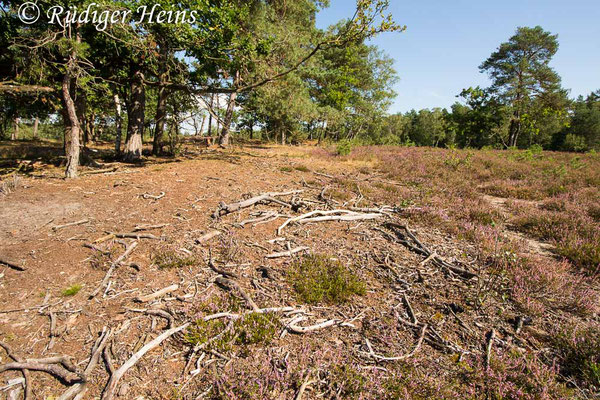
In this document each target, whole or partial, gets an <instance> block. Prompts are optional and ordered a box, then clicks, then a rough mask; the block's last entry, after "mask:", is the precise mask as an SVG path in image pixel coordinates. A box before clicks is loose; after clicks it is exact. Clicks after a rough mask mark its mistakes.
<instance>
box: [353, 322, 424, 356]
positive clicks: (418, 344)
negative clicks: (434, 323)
mask: <svg viewBox="0 0 600 400" xmlns="http://www.w3.org/2000/svg"><path fill="white" fill-rule="evenodd" d="M426 331H427V325H423V326H421V333H420V334H419V340H417V344H416V345H415V347H414V348H413V349H412V351H411V352H410V353H407V354H404V355H402V356H398V357H385V356H382V355H379V354H376V353H375V352H374V351H373V347H372V346H371V343H370V342H369V339H367V338H365V342H366V343H367V347H368V348H369V355H370V356H371V357H373V358H374V359H375V360H379V361H402V360H406V359H408V358H410V357H412V356H414V355H415V354H416V353H417V351H419V349H420V348H421V345H422V344H423V339H425V332H426Z"/></svg>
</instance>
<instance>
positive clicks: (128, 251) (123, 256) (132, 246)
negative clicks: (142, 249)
mask: <svg viewBox="0 0 600 400" xmlns="http://www.w3.org/2000/svg"><path fill="white" fill-rule="evenodd" d="M137 245H138V242H132V243H131V244H130V245H129V246H128V247H127V248H126V249H125V252H124V253H123V254H121V255H120V256H119V258H117V259H116V260H115V261H113V263H112V264H111V265H110V268H109V269H108V271H106V275H104V279H102V282H101V283H100V286H98V288H97V289H96V290H94V291H93V292H92V294H90V296H89V298H90V299H93V298H94V297H96V296H97V295H98V293H100V291H101V290H102V289H104V287H105V286H106V284H107V283H108V280H109V279H110V277H111V276H112V274H113V272H114V270H115V269H116V268H117V267H118V266H119V265H121V263H122V262H123V261H124V260H125V259H126V258H127V257H129V255H130V254H131V253H132V252H133V250H135V248H136V247H137Z"/></svg>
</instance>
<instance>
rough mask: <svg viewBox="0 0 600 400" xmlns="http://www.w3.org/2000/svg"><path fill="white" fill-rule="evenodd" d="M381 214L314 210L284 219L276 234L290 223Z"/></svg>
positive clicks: (367, 217)
mask: <svg viewBox="0 0 600 400" xmlns="http://www.w3.org/2000/svg"><path fill="white" fill-rule="evenodd" d="M382 216H383V214H381V213H375V214H364V213H357V212H354V211H350V210H327V211H326V210H314V211H311V212H308V213H306V214H302V215H299V216H297V217H293V218H290V219H288V220H287V221H285V222H284V223H283V224H282V225H281V226H280V227H279V228H277V235H281V231H282V230H283V228H285V227H286V226H288V225H289V224H291V223H299V224H305V223H309V222H321V221H356V220H365V219H375V218H380V217H382Z"/></svg>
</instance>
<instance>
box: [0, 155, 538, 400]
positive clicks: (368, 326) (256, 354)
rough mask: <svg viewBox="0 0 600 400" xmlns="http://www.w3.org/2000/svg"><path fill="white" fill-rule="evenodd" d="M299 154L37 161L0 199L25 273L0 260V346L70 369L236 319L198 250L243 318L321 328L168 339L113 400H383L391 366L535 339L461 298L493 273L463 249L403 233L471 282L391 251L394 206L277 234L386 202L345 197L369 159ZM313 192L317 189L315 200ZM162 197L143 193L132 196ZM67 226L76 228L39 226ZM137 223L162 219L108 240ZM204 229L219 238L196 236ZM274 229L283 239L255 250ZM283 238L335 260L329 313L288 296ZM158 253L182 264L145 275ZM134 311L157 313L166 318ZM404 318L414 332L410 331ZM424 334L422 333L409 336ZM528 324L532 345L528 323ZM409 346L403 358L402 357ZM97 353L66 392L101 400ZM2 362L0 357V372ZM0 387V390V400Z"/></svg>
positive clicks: (431, 363)
mask: <svg viewBox="0 0 600 400" xmlns="http://www.w3.org/2000/svg"><path fill="white" fill-rule="evenodd" d="M312 152H313V149H312V148H311V147H275V146H264V147H246V148H236V149H233V150H229V151H219V150H205V151H203V152H199V153H196V154H194V155H193V156H188V157H180V158H178V159H176V160H165V159H162V160H150V161H148V162H147V163H146V164H145V165H143V166H142V165H140V166H132V165H126V164H114V165H115V166H118V167H119V168H118V169H117V170H116V171H115V172H110V173H104V174H97V175H89V176H83V177H81V178H79V179H76V180H70V181H65V180H62V179H60V178H58V177H53V175H58V174H60V171H59V170H58V169H56V170H55V169H51V168H45V169H44V174H45V175H44V177H32V176H29V177H25V178H23V179H22V181H21V182H20V185H19V187H17V188H16V189H15V190H14V191H13V192H12V193H10V194H7V195H4V196H2V197H0V221H1V228H0V258H2V259H4V260H11V261H12V262H14V263H15V264H17V265H19V266H23V267H24V268H25V270H24V271H18V270H15V269H12V268H8V267H5V266H4V265H1V266H0V341H2V342H4V343H6V344H7V345H9V346H10V347H11V348H12V351H13V353H14V354H15V355H16V356H17V357H21V358H23V359H38V358H44V357H51V356H56V355H65V356H68V357H70V360H71V361H72V362H73V364H74V366H75V368H76V370H77V371H83V370H84V369H85V368H86V366H87V364H88V360H89V359H90V356H91V354H92V348H93V346H94V343H95V342H96V341H97V339H98V338H99V335H100V334H101V332H102V331H103V328H107V329H110V330H111V337H110V339H109V341H108V343H109V345H107V349H108V351H107V353H108V358H109V359H112V361H111V362H110V363H112V364H113V366H114V367H115V368H118V367H119V366H121V365H122V364H123V363H124V362H125V361H126V360H128V359H129V358H130V357H131V355H132V354H134V353H135V352H137V351H139V350H140V348H142V346H143V345H144V344H145V343H148V342H149V341H151V340H152V339H154V338H156V337H157V336H158V335H159V334H161V333H162V332H165V331H166V330H167V329H168V326H167V325H168V324H171V323H172V326H173V327H175V326H181V325H183V324H184V323H186V322H190V321H191V322H194V321H196V320H199V319H202V318H204V317H205V316H207V315H210V314H214V313H218V312H237V313H243V312H247V311H250V310H251V309H250V307H249V306H248V304H247V302H246V300H244V298H243V295H242V294H241V291H239V290H237V289H236V288H235V287H234V288H229V289H230V290H227V289H228V288H226V287H225V288H224V287H222V286H220V285H218V284H216V283H215V280H216V278H218V277H219V276H220V275H219V274H218V273H217V272H215V270H214V269H211V268H210V267H209V265H208V264H209V263H208V261H209V256H212V257H213V258H214V260H215V264H216V269H221V270H226V271H229V272H230V273H231V274H232V276H233V278H231V279H232V280H234V281H235V282H237V284H238V285H239V286H240V287H241V288H242V291H243V292H245V293H246V294H247V295H249V297H251V299H252V300H253V301H254V302H255V303H256V304H257V306H258V307H259V308H267V307H293V309H294V310H298V309H300V310H303V311H302V312H303V313H304V314H301V315H304V316H305V319H304V320H303V321H302V322H298V324H299V325H301V326H311V325H315V324H319V323H321V322H324V321H331V320H333V321H334V323H333V325H332V326H328V327H326V328H324V329H320V330H316V331H314V332H310V333H304V334H303V333H294V332H288V331H289V330H290V329H287V328H286V324H287V323H289V322H290V321H293V320H294V318H295V317H296V316H297V315H298V314H296V313H294V312H291V313H290V312H287V313H286V312H282V313H280V314H279V315H278V318H280V319H279V321H280V322H281V325H280V326H278V327H277V331H276V335H275V338H274V340H273V341H272V342H270V343H268V344H264V343H262V344H261V343H258V344H252V345H248V346H237V345H234V346H233V347H231V348H229V350H228V352H227V353H226V354H221V353H219V352H218V351H214V350H212V351H204V350H202V349H201V350H199V351H196V352H193V351H192V348H193V346H190V345H189V344H188V343H187V342H186V340H185V336H184V333H185V332H186V331H185V330H184V331H182V332H181V333H178V334H175V335H173V336H172V337H170V338H168V339H166V340H165V341H164V342H162V344H161V345H159V346H157V347H155V348H154V349H152V350H151V351H149V352H148V353H147V354H145V355H144V356H143V357H142V358H141V360H140V361H139V362H137V363H136V364H135V365H134V366H133V367H132V368H131V369H129V370H128V371H127V372H126V373H125V375H124V376H123V377H122V379H121V380H120V382H119V384H118V385H117V388H116V394H117V396H118V397H119V398H124V399H135V398H139V399H142V398H146V399H162V398H186V399H188V398H189V399H192V398H236V397H237V398H281V399H288V398H294V397H295V396H298V393H299V392H303V393H302V394H300V397H302V398H304V399H310V398H354V397H356V398H360V397H363V398H385V397H388V398H398V397H400V394H399V393H400V392H399V391H396V392H393V390H396V389H394V388H393V387H391V386H390V384H389V381H390V379H392V378H394V379H395V378H396V377H398V376H400V375H401V374H404V375H405V376H404V379H406V378H407V377H408V378H410V376H411V375H410V374H408V372H407V371H412V369H413V368H414V377H415V378H414V379H415V381H418V379H420V380H421V381H422V382H425V383H426V384H428V385H434V383H432V382H436V381H439V382H441V381H443V379H444V376H445V374H446V371H447V370H448V369H449V368H450V365H456V363H457V361H459V360H460V359H462V358H463V357H469V356H472V357H478V358H480V359H481V358H485V355H486V345H487V343H488V342H489V340H488V337H487V336H486V335H489V333H490V332H491V331H492V330H493V331H494V335H496V338H497V340H498V342H497V343H499V344H500V345H502V346H508V344H507V342H509V344H510V343H513V344H514V343H516V346H517V347H518V348H525V349H529V348H532V347H535V346H537V339H536V331H534V332H533V333H532V334H524V335H525V336H522V337H519V338H517V337H516V336H515V335H514V331H515V329H514V326H513V322H514V318H516V317H517V316H518V315H519V314H518V312H517V311H516V310H515V309H514V308H513V306H511V304H510V303H506V302H500V301H494V300H493V299H492V301H487V302H486V303H485V304H486V305H485V307H484V308H483V309H482V308H477V307H475V306H474V299H476V298H478V297H480V296H481V295H482V294H483V293H484V292H485V288H484V286H485V285H486V284H490V285H491V284H492V279H493V278H488V277H487V275H486V272H485V271H483V270H481V267H480V266H478V263H477V259H476V254H477V252H476V250H475V248H474V247H473V245H472V244H471V243H469V242H467V241H464V240H460V239H458V238H457V237H453V236H451V235H449V234H448V233H444V232H441V231H440V230H437V229H435V228H431V227H428V226H422V225H419V224H418V223H415V224H412V223H411V226H410V227H411V229H414V231H413V232H415V233H416V235H417V236H418V238H419V240H420V241H421V242H422V243H423V244H425V245H426V246H428V247H429V249H430V250H432V251H435V252H436V254H437V255H438V256H439V257H440V258H441V259H443V260H445V261H446V262H448V263H450V264H452V265H453V266H456V267H457V268H460V269H465V270H468V271H471V272H472V273H474V274H479V279H468V278H465V277H464V276H461V275H460V274H457V273H454V272H451V271H449V270H448V269H446V268H440V267H439V266H438V265H437V264H436V263H434V262H432V261H433V260H432V259H431V258H429V259H427V257H426V256H424V255H421V254H417V253H416V252H415V251H411V250H410V249H409V248H407V247H406V246H404V245H402V244H401V243H399V242H398V240H397V239H398V236H396V233H395V232H394V231H393V230H391V229H389V228H387V229H386V228H385V226H384V224H385V222H396V223H400V224H406V223H409V222H410V218H409V217H408V214H406V212H408V211H410V208H411V207H410V206H408V207H405V208H406V209H408V210H406V209H397V210H393V211H390V212H389V213H387V214H388V215H382V216H381V218H378V219H376V220H368V221H347V222H339V221H337V222H336V221H333V222H331V221H329V222H317V223H312V224H303V225H299V224H290V225H289V226H288V227H286V229H284V230H283V231H282V232H281V234H280V235H278V234H277V227H278V226H280V225H281V224H282V223H283V222H284V221H285V220H286V218H287V217H286V216H289V217H291V216H296V215H300V214H302V213H304V212H307V211H310V210H315V209H331V208H343V209H348V208H350V207H352V206H355V205H356V206H359V207H372V208H375V207H381V206H383V205H386V204H383V203H379V202H378V199H377V192H376V191H375V192H370V193H371V194H370V195H369V194H366V192H365V194H364V197H363V193H362V192H361V189H360V187H362V188H366V187H367V186H368V185H369V184H370V183H373V182H375V181H377V180H381V179H382V178H381V177H380V176H379V175H378V174H377V170H376V166H375V165H373V164H371V163H369V162H358V161H354V162H352V161H346V162H335V161H332V160H328V159H323V158H319V157H313V155H312V154H313V153H312ZM295 167H299V168H298V169H296V168H295ZM305 167H306V168H305ZM341 178H343V181H340V179H341ZM340 182H343V184H340ZM348 182H354V183H356V186H352V185H351V184H348ZM387 184H388V185H389V184H393V182H391V183H390V182H387ZM324 187H328V189H327V190H326V191H325V192H323V188H324ZM290 190H303V192H301V193H298V194H295V195H289V196H282V197H280V199H281V200H283V201H285V202H288V201H289V202H294V203H300V204H302V205H303V206H302V207H301V208H299V209H289V208H287V207H285V206H283V205H280V204H273V203H271V204H259V205H256V206H254V207H250V208H247V209H244V210H241V211H239V212H233V213H231V214H228V215H224V216H222V217H220V218H214V217H213V216H212V214H213V213H214V212H215V210H217V207H218V205H219V203H220V202H224V203H232V202H236V201H239V200H243V199H247V198H250V197H252V196H256V195H259V194H261V193H266V192H286V191H290ZM331 190H333V192H331ZM163 192H164V196H163V197H161V198H159V199H154V198H148V196H144V194H150V195H152V196H158V195H160V194H161V193H163ZM330 193H331V194H330ZM331 196H333V197H331ZM336 197H337V203H335V201H336V200H335V199H336ZM387 205H389V206H395V204H387ZM417 206H418V205H417ZM501 206H502V205H501V204H499V205H498V207H501ZM258 212H277V213H280V214H281V215H283V216H280V217H279V218H277V219H275V220H270V221H267V222H266V223H261V224H258V225H253V224H252V223H249V224H245V225H244V226H243V227H242V226H240V225H239V223H240V222H241V221H243V220H245V219H248V218H255V217H257V216H260V215H259V214H257V213H258ZM81 220H86V222H84V223H81V224H77V225H73V226H67V227H64V228H60V227H59V228H58V229H57V228H56V227H58V226H60V225H64V224H68V223H71V222H78V221H81ZM145 224H147V225H157V224H161V225H162V224H166V225H165V226H163V227H160V228H155V229H150V230H147V231H139V232H138V233H140V234H152V235H155V236H156V238H150V239H148V238H143V237H140V238H138V239H136V238H122V239H119V238H115V237H114V236H110V234H111V233H130V232H133V231H134V230H135V228H136V227H137V226H140V225H145ZM213 230H219V231H220V232H222V234H221V235H220V236H216V237H213V238H211V239H208V240H206V241H202V240H201V239H200V238H202V236H203V235H204V234H206V233H209V232H212V231H213ZM278 237H281V238H283V239H281V240H279V241H272V239H275V238H278ZM199 239H200V240H199ZM200 241H202V243H199V242H200ZM133 242H137V243H138V246H137V248H135V249H134V251H133V252H132V253H131V255H130V256H129V257H128V258H127V259H126V260H125V261H124V262H123V263H121V264H120V265H119V266H118V267H117V268H116V269H115V272H114V274H113V275H112V276H111V277H110V278H109V284H108V286H105V287H101V281H102V280H103V278H104V276H105V274H106V272H107V270H108V268H109V265H110V263H111V262H112V261H114V260H115V259H116V258H117V257H118V256H119V255H121V254H122V253H123V252H124V250H125V246H126V245H131V243H133ZM85 244H88V245H89V244H93V245H94V246H95V247H96V249H92V248H89V247H84V245H85ZM299 246H306V247H307V248H308V249H309V251H310V252H314V253H322V254H326V255H328V256H331V257H335V258H337V259H339V260H340V261H341V262H342V263H343V264H344V265H348V266H349V268H351V269H352V270H353V271H354V272H355V273H356V274H357V275H358V276H359V277H360V278H361V279H362V280H363V281H364V282H365V283H366V289H367V291H366V294H365V295H363V296H353V297H352V298H351V299H350V300H349V301H348V302H345V303H342V304H339V305H327V304H324V305H306V304H301V303H300V301H299V300H298V297H297V296H296V294H295V292H294V289H293V288H292V287H291V285H290V283H289V282H288V279H287V276H288V275H287V270H288V269H289V267H290V265H291V264H292V263H294V262H295V261H296V260H298V259H299V258H300V257H301V254H302V253H297V254H294V255H293V256H291V257H280V258H272V259H271V258H266V257H265V256H266V255H268V254H270V253H273V252H281V251H286V250H288V249H290V248H292V249H293V248H296V247H299ZM104 252H106V254H104ZM165 252H166V253H169V254H177V257H180V258H181V259H183V260H187V261H186V262H184V263H183V264H182V265H181V266H177V267H175V268H159V265H157V263H156V259H157V256H159V255H160V254H164V253H165ZM189 260H191V261H189ZM174 284H177V285H178V288H177V289H176V290H175V291H172V292H170V293H167V294H165V295H163V296H160V297H157V298H156V299H154V300H152V301H150V302H144V303H140V302H136V299H137V298H138V297H139V296H143V295H147V294H151V293H153V292H156V291H158V290H159V289H162V288H165V287H168V286H170V285H174ZM77 285H81V289H80V290H79V291H78V292H77V293H75V294H74V295H69V294H70V293H68V290H67V289H69V288H73V287H77ZM98 288H100V291H99V292H98V294H97V295H96V296H95V297H94V298H92V299H90V295H91V294H92V293H94V292H95V291H96V290H97V289H98ZM75 291H76V290H75ZM490 296H491V297H493V296H495V294H490ZM232 299H233V300H235V301H233V300H232ZM405 299H409V302H408V304H407V302H406V300H405ZM236 305H237V306H236ZM236 307H237V309H236ZM411 308H412V311H411ZM135 310H138V311H140V310H162V311H166V312H167V313H168V314H169V315H170V316H171V317H172V321H171V322H169V321H167V319H166V318H163V317H161V316H160V315H152V314H151V315H149V314H147V313H144V312H138V311H135ZM236 310H237V311H236ZM411 312H412V313H414V316H413V315H411ZM413 317H414V319H413ZM53 320H54V323H52V321H53ZM411 320H412V322H411ZM399 321H405V322H408V323H404V324H403V323H402V322H399ZM416 321H418V323H419V325H416V326H415V327H411V326H410V323H415V322H416ZM421 323H423V325H420V324H421ZM52 324H54V325H55V326H54V328H53V329H51V325H52ZM425 324H426V325H427V332H422V330H421V329H422V327H423V326H425ZM537 329H538V330H539V331H538V332H537V333H538V334H539V335H543V326H538V327H537ZM539 332H541V333H539ZM422 333H423V337H421V334H422ZM421 340H423V343H420V341H421ZM51 342H52V345H50V343H51ZM494 346H496V345H494ZM413 349H414V350H416V352H415V355H418V359H419V361H418V363H417V362H416V361H415V363H413V364H411V362H410V358H411V356H413V354H411V351H413ZM401 355H408V357H407V363H406V362H403V361H402V362H396V361H385V360H381V359H378V358H377V357H379V356H388V357H394V356H401ZM105 358H106V357H104V358H103V357H100V359H99V361H98V365H97V366H96V368H94V369H93V370H92V371H90V373H89V374H88V376H87V381H88V384H87V386H86V390H87V391H86V392H85V394H84V395H83V398H99V397H100V396H101V395H102V391H103V390H104V387H105V385H106V383H107V381H108V379H109V373H108V372H107V367H106V364H107V362H106V360H105ZM10 361H11V360H10V359H9V358H8V356H7V355H6V353H4V352H2V354H1V355H0V364H5V363H8V362H10ZM188 361H189V363H188ZM186 364H187V368H186ZM350 366H351V368H350ZM190 370H192V371H193V373H192V374H190ZM411 373H412V372H411ZM407 374H408V375H407ZM355 375H356V376H355ZM19 377H21V373H20V372H19V371H11V372H6V373H3V374H1V375H0V378H1V381H0V387H1V386H4V385H5V384H7V383H9V381H10V380H11V379H15V378H19ZM417 377H418V378H417ZM363 380H364V381H365V382H366V383H365V382H363ZM357 382H358V383H357ZM303 383H306V385H302V384H303ZM425 383H423V385H425ZM29 384H30V386H31V388H32V390H33V398H36V399H37V398H39V399H43V398H46V399H55V398H58V397H59V396H60V395H61V394H63V393H64V392H65V391H66V390H67V389H68V386H69V385H65V384H64V383H61V382H60V381H59V380H57V379H56V378H55V377H54V376H52V375H50V374H46V373H44V372H31V374H30V376H29ZM406 384H407V385H408V386H410V384H409V383H406ZM355 386H356V387H355ZM363 386H364V389H363ZM12 389H14V387H13V388H12ZM12 389H7V390H5V391H3V392H0V397H2V396H8V394H9V393H10V390H12ZM363 390H364V391H363ZM378 390H380V392H378ZM411 390H412V389H411ZM378 393H379V394H378ZM390 393H392V394H390ZM393 393H396V394H393ZM402 393H405V392H402ZM411 393H413V392H411ZM426 393H431V392H426ZM423 396H425V397H427V394H424V395H423Z"/></svg>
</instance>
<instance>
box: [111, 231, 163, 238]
mask: <svg viewBox="0 0 600 400" xmlns="http://www.w3.org/2000/svg"><path fill="white" fill-rule="evenodd" d="M112 235H113V236H115V237H118V238H119V239H125V238H129V239H137V240H140V239H154V240H162V238H160V237H158V236H154V235H153V234H151V233H136V232H130V233H113V234H112Z"/></svg>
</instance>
